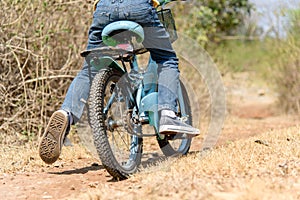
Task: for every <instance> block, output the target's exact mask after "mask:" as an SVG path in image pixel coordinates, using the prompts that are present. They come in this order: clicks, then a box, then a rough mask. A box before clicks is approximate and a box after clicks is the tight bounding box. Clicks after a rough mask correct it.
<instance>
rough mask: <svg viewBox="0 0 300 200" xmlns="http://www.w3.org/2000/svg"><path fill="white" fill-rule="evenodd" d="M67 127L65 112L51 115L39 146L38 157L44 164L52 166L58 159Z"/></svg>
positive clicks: (67, 120) (60, 111) (59, 111)
mask: <svg viewBox="0 0 300 200" xmlns="http://www.w3.org/2000/svg"><path fill="white" fill-rule="evenodd" d="M68 127H69V117H68V113H67V112H66V111H63V110H58V111H56V112H54V113H53V114H52V116H51V118H50V121H49V123H48V125H47V128H46V130H45V132H44V134H43V136H42V137H41V140H40V144H39V155H40V157H41V159H42V160H43V161H44V162H45V163H47V164H52V163H54V162H55V161H56V160H57V159H58V157H59V155H60V153H61V147H62V144H63V140H64V138H65V135H66V132H67V129H68Z"/></svg>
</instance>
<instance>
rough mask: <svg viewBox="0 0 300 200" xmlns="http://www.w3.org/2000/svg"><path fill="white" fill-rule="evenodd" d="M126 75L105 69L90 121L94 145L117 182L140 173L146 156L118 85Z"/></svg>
mask: <svg viewBox="0 0 300 200" xmlns="http://www.w3.org/2000/svg"><path fill="white" fill-rule="evenodd" d="M121 77H122V74H121V73H120V72H118V71H115V70H112V69H105V70H101V71H100V72H99V73H98V74H97V75H96V76H95V78H94V80H93V82H92V86H91V91H90V101H89V103H90V105H89V109H90V119H91V127H92V130H93V136H94V144H95V147H96V149H97V153H98V155H99V157H100V160H101V162H102V164H103V166H104V167H105V169H106V170H107V171H108V172H109V173H110V174H111V175H112V176H113V177H114V178H116V179H119V180H122V179H126V178H127V177H128V176H129V175H130V174H132V173H134V172H136V170H137V169H138V166H139V164H140V162H141V157H142V138H139V137H137V136H134V135H130V134H129V133H128V131H127V129H126V127H127V126H128V124H126V123H129V122H128V120H126V117H128V113H130V112H128V102H127V100H126V98H127V97H126V96H125V95H124V94H123V93H122V90H121V89H120V88H119V86H118V81H119V80H120V79H121Z"/></svg>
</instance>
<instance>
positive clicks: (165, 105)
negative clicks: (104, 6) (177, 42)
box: [120, 0, 179, 111]
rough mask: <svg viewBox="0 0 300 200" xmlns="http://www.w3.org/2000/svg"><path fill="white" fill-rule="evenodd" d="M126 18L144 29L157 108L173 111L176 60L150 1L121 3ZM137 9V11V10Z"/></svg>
mask: <svg viewBox="0 0 300 200" xmlns="http://www.w3.org/2000/svg"><path fill="white" fill-rule="evenodd" d="M125 3H126V7H124V9H120V10H122V11H123V12H124V16H125V19H128V20H132V21H135V22H137V23H139V24H141V25H142V26H143V28H144V33H145V40H144V42H143V45H144V47H145V48H147V49H148V50H149V51H150V54H151V58H152V59H153V60H154V61H155V62H156V63H157V64H158V109H159V110H163V109H170V110H173V111H176V105H177V103H176V102H177V101H176V100H177V92H178V84H179V70H178V58H177V57H176V53H175V51H174V50H173V48H172V45H171V42H170V39H169V34H168V33H167V32H166V30H165V28H164V27H163V25H162V24H161V23H160V20H159V19H158V16H157V13H156V9H155V8H153V6H152V4H151V1H150V0H136V1H124V3H123V4H125ZM137 6H139V8H138V9H137Z"/></svg>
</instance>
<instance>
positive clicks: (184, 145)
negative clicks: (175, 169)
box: [157, 81, 193, 156]
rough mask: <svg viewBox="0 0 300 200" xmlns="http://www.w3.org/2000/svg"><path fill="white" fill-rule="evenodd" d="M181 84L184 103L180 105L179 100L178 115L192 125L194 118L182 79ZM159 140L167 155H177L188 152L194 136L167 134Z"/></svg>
mask: <svg viewBox="0 0 300 200" xmlns="http://www.w3.org/2000/svg"><path fill="white" fill-rule="evenodd" d="M180 85H181V90H182V96H183V102H184V105H180V103H179V102H177V103H178V106H177V112H176V115H177V116H178V117H185V123H186V124H189V125H192V121H193V120H192V112H191V107H190V101H189V97H188V93H187V91H186V88H185V86H184V85H183V83H182V82H181V81H180ZM183 107H184V109H183ZM157 141H158V144H159V147H160V149H161V150H162V152H163V154H164V155H165V156H177V155H185V154H187V153H188V151H189V149H190V146H191V142H192V138H181V136H180V134H176V135H169V136H166V137H165V138H164V139H162V140H161V139H158V140H157Z"/></svg>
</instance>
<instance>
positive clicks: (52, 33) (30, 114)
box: [0, 0, 92, 143]
mask: <svg viewBox="0 0 300 200" xmlns="http://www.w3.org/2000/svg"><path fill="white" fill-rule="evenodd" d="M0 7H1V9H2V11H1V12H0V93H1V95H0V101H1V102H2V103H1V106H0V113H1V116H0V132H1V136H0V142H4V143H6V142H7V140H6V139H5V138H7V137H6V136H7V135H10V136H11V135H14V136H16V137H15V138H19V136H20V135H25V136H26V137H27V138H29V137H34V136H36V135H37V133H40V132H41V129H42V127H44V125H45V123H46V121H47V118H48V116H50V115H51V113H52V112H53V111H54V110H56V109H57V108H59V106H60V104H61V102H62V98H63V97H64V94H65V93H66V90H67V88H68V85H69V84H70V81H71V79H72V78H73V77H74V75H75V71H74V69H79V68H80V67H81V64H82V59H81V58H80V56H79V52H80V51H81V50H83V49H84V48H85V45H86V41H87V30H88V26H89V24H90V21H91V18H92V2H91V1H85V0H78V1H71V0H64V1H62V0H49V1H38V0H23V1H18V0H9V1H0Z"/></svg>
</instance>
